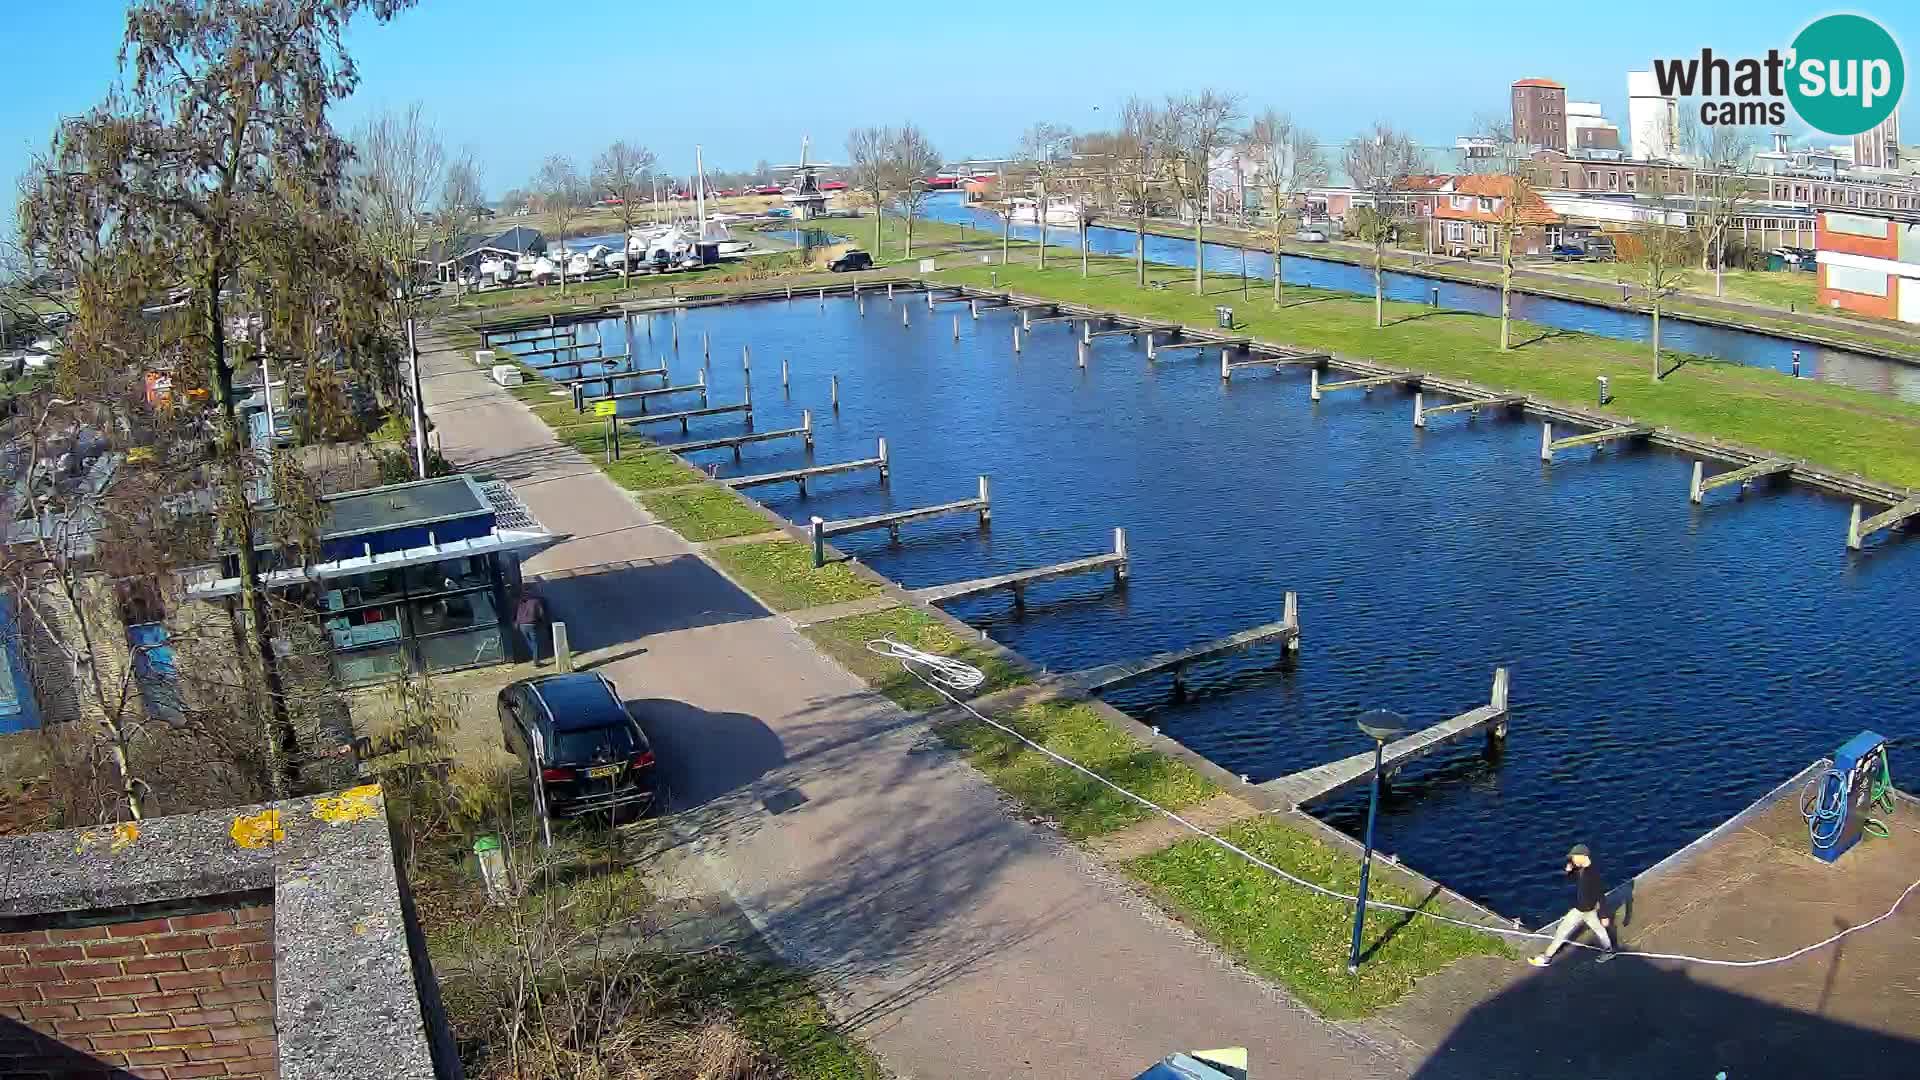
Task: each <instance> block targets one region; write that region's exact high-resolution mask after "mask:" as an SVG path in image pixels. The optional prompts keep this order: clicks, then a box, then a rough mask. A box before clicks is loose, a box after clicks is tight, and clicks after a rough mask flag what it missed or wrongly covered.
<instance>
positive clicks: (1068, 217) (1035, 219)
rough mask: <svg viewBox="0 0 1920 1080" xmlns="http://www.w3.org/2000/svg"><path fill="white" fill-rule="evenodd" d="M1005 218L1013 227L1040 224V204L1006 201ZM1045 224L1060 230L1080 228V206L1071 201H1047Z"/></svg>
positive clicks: (1016, 200) (1029, 200)
mask: <svg viewBox="0 0 1920 1080" xmlns="http://www.w3.org/2000/svg"><path fill="white" fill-rule="evenodd" d="M1007 217H1008V219H1009V220H1011V221H1012V222H1013V223H1014V224H1015V225H1038V224H1040V204H1039V203H1038V202H1036V201H1035V200H1033V199H1008V200H1007ZM1047 224H1048V225H1050V226H1051V225H1058V226H1061V227H1062V228H1068V229H1077V228H1079V227H1080V204H1079V203H1077V202H1075V201H1073V200H1072V199H1063V198H1051V199H1048V200H1047Z"/></svg>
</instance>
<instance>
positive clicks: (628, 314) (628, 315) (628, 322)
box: [620, 305, 640, 357]
mask: <svg viewBox="0 0 1920 1080" xmlns="http://www.w3.org/2000/svg"><path fill="white" fill-rule="evenodd" d="M620 310H621V311H622V312H623V313H624V316H625V317H624V318H623V319H622V320H621V321H622V322H623V323H624V324H625V329H626V332H627V355H628V356H629V357H632V356H635V355H638V354H639V351H640V350H638V349H635V348H634V347H633V309H632V308H630V307H625V306H624V305H623V306H622V307H621V309H620Z"/></svg>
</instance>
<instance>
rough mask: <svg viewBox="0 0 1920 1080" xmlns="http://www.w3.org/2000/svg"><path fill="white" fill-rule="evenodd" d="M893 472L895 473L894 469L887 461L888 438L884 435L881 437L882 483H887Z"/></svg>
mask: <svg viewBox="0 0 1920 1080" xmlns="http://www.w3.org/2000/svg"><path fill="white" fill-rule="evenodd" d="M892 472H893V468H892V466H891V465H890V464H889V463H888V460H887V437H886V436H885V435H882V436H880V480H881V482H882V483H885V482H886V480H887V477H888V476H889V475H891V474H892Z"/></svg>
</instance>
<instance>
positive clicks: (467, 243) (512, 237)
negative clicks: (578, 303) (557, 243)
mask: <svg viewBox="0 0 1920 1080" xmlns="http://www.w3.org/2000/svg"><path fill="white" fill-rule="evenodd" d="M546 249H547V238H546V237H545V236H544V235H542V234H541V232H540V230H539V229H530V228H528V227H526V226H525V225H515V226H514V227H513V228H511V229H508V230H507V231H505V232H498V233H493V234H491V235H488V234H485V233H466V234H463V235H461V236H459V237H457V238H456V239H455V240H454V242H453V243H452V244H451V245H448V244H445V243H443V242H441V241H438V240H436V241H434V242H433V243H431V244H429V245H427V248H426V250H425V251H423V252H421V253H420V261H421V262H424V263H432V264H433V265H435V266H444V265H446V264H447V263H450V262H458V261H460V260H462V259H468V258H471V257H473V256H475V255H478V254H480V253H481V252H485V251H498V252H501V253H504V254H508V255H525V254H527V253H528V252H535V251H545V250H546ZM448 251H452V252H453V254H451V255H449V254H447V252H448Z"/></svg>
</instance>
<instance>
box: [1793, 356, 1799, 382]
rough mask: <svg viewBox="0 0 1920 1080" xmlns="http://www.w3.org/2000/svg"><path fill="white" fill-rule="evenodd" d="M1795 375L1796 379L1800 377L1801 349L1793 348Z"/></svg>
mask: <svg viewBox="0 0 1920 1080" xmlns="http://www.w3.org/2000/svg"><path fill="white" fill-rule="evenodd" d="M1793 377H1794V378H1796V379H1797V378H1799V377H1800V350H1799V349H1795V350H1793Z"/></svg>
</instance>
